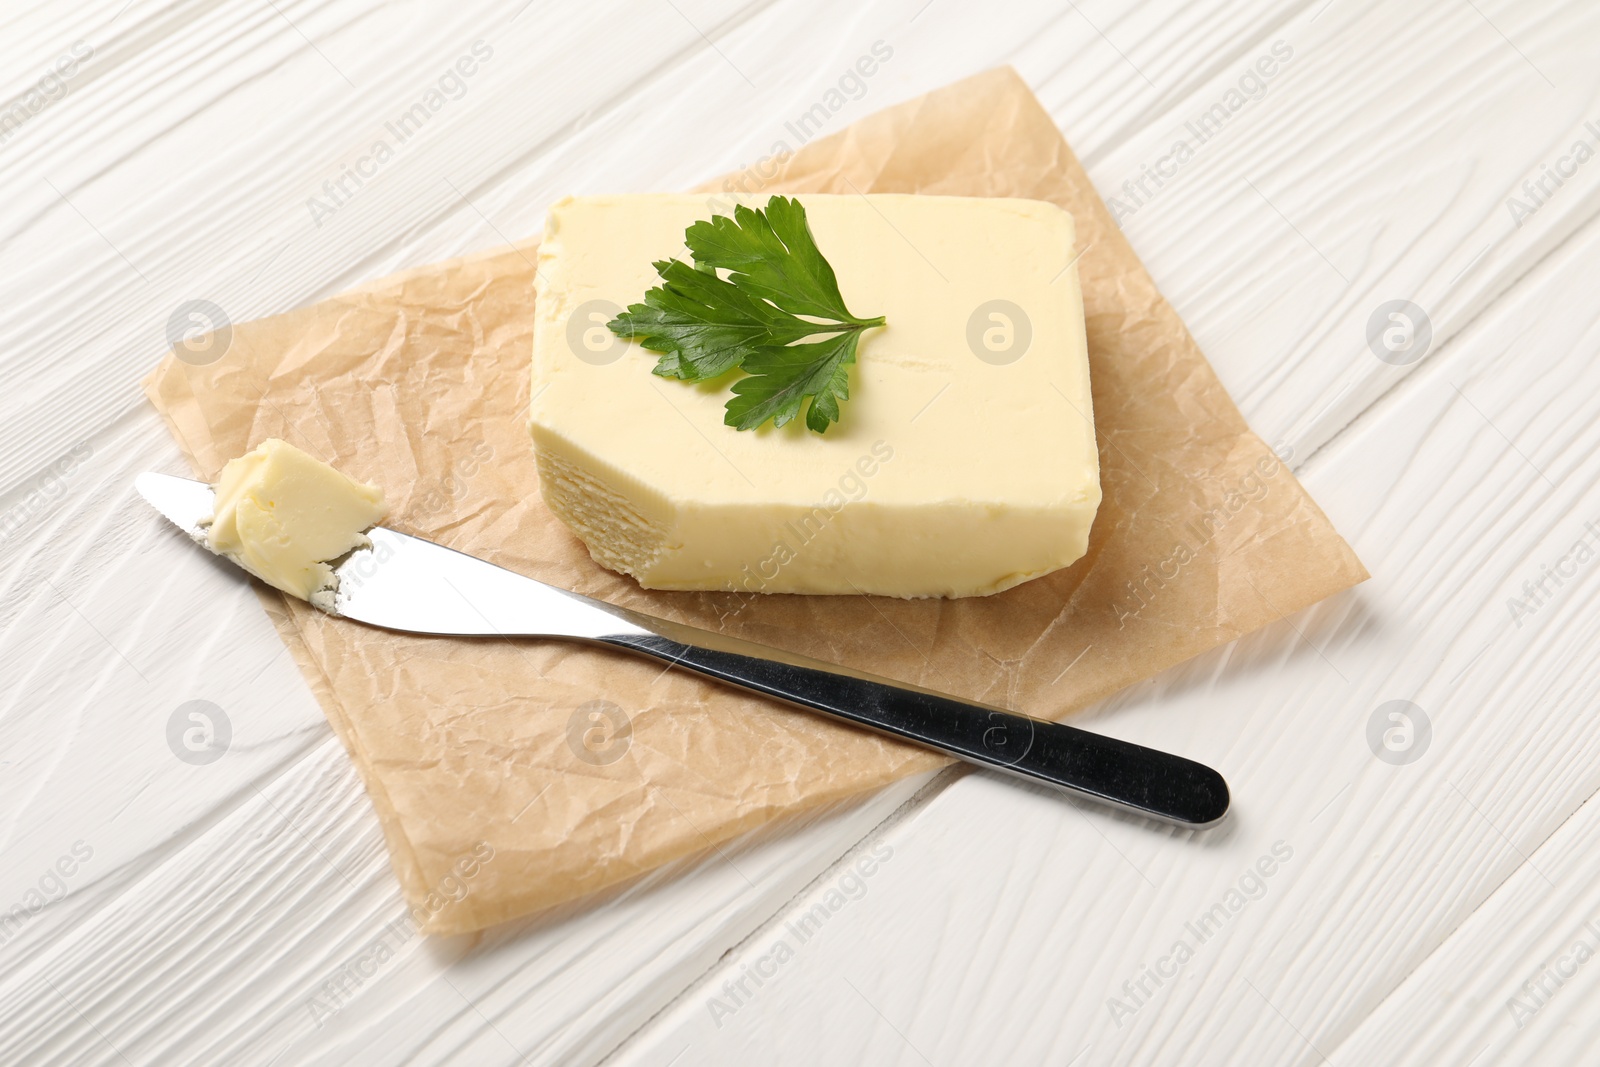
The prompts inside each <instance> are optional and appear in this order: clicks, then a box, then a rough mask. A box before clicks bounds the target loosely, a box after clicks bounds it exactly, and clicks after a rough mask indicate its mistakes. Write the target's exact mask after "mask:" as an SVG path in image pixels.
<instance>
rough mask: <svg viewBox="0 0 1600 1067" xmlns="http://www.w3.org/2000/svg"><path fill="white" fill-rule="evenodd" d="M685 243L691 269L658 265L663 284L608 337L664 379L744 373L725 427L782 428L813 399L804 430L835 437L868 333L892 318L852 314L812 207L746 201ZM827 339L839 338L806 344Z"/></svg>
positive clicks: (616, 322)
mask: <svg viewBox="0 0 1600 1067" xmlns="http://www.w3.org/2000/svg"><path fill="white" fill-rule="evenodd" d="M684 243H685V244H686V245H688V248H689V254H690V256H691V257H692V258H693V259H694V265H693V266H690V265H688V264H686V263H682V262H679V261H678V260H676V259H670V260H661V261H659V262H657V263H656V264H655V268H656V273H657V274H659V275H660V276H661V281H662V284H661V285H658V286H656V287H655V288H654V289H651V290H649V291H648V292H646V293H645V294H644V303H642V304H634V305H632V306H630V307H629V308H628V310H627V311H625V312H623V313H622V314H620V315H618V316H617V317H616V318H614V319H612V320H611V322H609V323H607V325H608V326H609V327H610V329H611V332H612V333H615V334H616V335H617V336H618V337H621V338H623V339H625V340H629V341H638V342H639V344H641V345H642V346H644V347H645V348H647V349H649V350H650V351H651V352H655V353H658V355H659V358H658V359H657V361H656V366H655V373H656V374H659V375H660V376H661V377H663V378H678V379H680V380H682V381H686V382H699V381H705V380H707V379H710V378H718V377H721V376H722V375H724V374H727V373H728V372H729V371H732V370H734V369H740V370H743V371H744V372H745V376H744V377H742V378H740V379H739V380H737V381H735V382H734V383H733V386H732V388H733V393H734V395H733V398H732V399H731V400H729V401H728V404H727V415H726V416H725V417H724V418H723V420H722V421H723V422H724V423H726V424H727V425H729V426H732V427H734V428H735V429H739V430H753V429H755V428H756V427H758V426H761V425H763V424H764V423H766V422H767V421H768V420H769V419H770V420H772V422H773V424H774V425H777V426H783V425H785V424H787V423H788V422H790V421H791V420H792V419H793V418H794V417H795V416H796V415H798V414H800V409H801V407H802V406H803V405H805V402H806V401H807V399H809V400H810V404H809V406H807V407H806V426H808V427H809V428H810V429H812V430H813V431H815V432H816V433H826V432H827V431H828V427H829V425H830V424H832V423H834V422H836V421H838V419H839V402H840V401H841V400H848V399H850V371H849V367H850V364H852V363H854V362H855V361H856V346H857V345H858V344H860V342H861V331H863V330H869V329H871V328H872V327H874V326H882V325H883V324H884V319H883V316H882V315H879V316H878V317H877V318H871V319H863V318H858V317H857V316H855V315H852V314H851V313H850V309H849V308H847V307H845V305H844V297H842V296H840V295H839V282H838V280H837V279H836V278H835V277H834V275H833V268H832V267H831V266H829V265H828V261H827V260H826V259H824V258H823V255H822V252H821V251H820V250H819V249H818V248H817V242H816V240H815V239H814V238H813V237H812V236H811V228H810V227H809V226H807V225H806V209H805V208H804V207H802V206H800V202H799V201H798V200H792V199H789V198H787V197H782V196H775V197H773V198H772V199H771V200H768V201H767V206H766V208H765V209H761V208H748V207H745V206H744V205H742V204H741V205H739V206H737V207H735V208H734V209H733V218H731V219H730V218H728V217H727V216H726V215H713V216H712V218H711V220H710V221H709V222H697V223H695V224H694V225H692V226H690V227H689V229H688V230H687V231H685V233H684ZM720 272H726V273H725V274H724V273H720ZM801 316H805V317H804V318H802V317H801ZM819 334H829V335H830V336H828V337H825V338H823V339H822V340H820V341H816V340H813V341H806V342H805V343H803V344H801V343H798V342H801V341H803V340H804V339H805V338H808V337H816V336H817V335H819Z"/></svg>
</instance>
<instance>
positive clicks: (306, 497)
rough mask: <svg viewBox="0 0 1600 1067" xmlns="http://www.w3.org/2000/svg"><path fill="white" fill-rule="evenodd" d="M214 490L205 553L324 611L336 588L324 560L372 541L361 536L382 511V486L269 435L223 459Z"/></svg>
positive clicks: (335, 557) (328, 605)
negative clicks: (223, 558) (250, 448)
mask: <svg viewBox="0 0 1600 1067" xmlns="http://www.w3.org/2000/svg"><path fill="white" fill-rule="evenodd" d="M214 491H215V493H216V503H215V505H214V507H213V512H212V517H211V522H210V524H209V525H207V526H206V544H207V546H208V547H209V548H210V549H211V551H213V552H216V553H217V554H219V555H223V556H227V557H228V558H229V559H231V560H233V561H234V562H235V563H237V564H239V566H241V567H243V568H244V569H245V570H247V571H249V572H250V573H251V574H253V575H255V576H256V577H257V578H260V579H261V580H262V581H264V582H266V583H267V584H268V585H271V586H274V587H275V588H278V589H281V590H283V591H284V592H285V593H289V594H291V595H293V596H297V597H299V598H300V599H301V600H309V601H311V602H312V603H314V604H317V605H318V606H321V607H324V608H327V607H331V599H328V598H330V597H331V594H332V592H333V590H334V585H335V581H334V576H333V568H332V567H330V566H329V565H328V561H330V560H335V559H338V558H339V557H340V556H342V555H344V554H345V553H346V552H349V551H350V550H351V549H355V548H361V547H364V546H366V545H368V544H370V542H369V541H368V540H367V537H366V533H365V532H366V531H367V530H370V529H371V528H372V527H374V526H376V525H377V524H378V523H380V522H382V521H383V518H384V516H385V515H386V514H388V509H387V508H386V507H385V506H384V502H383V490H382V489H379V488H378V487H377V486H372V485H364V484H362V483H361V482H358V481H355V480H354V479H352V478H349V477H347V476H346V475H344V474H341V473H340V472H338V471H336V470H334V469H333V468H332V467H330V466H328V465H327V464H326V463H324V462H322V461H321V460H319V459H317V458H315V457H314V456H310V455H307V454H306V453H304V452H302V451H300V449H298V448H295V447H294V446H293V445H291V444H288V443H286V442H284V441H280V440H278V439H277V438H275V437H271V438H268V439H267V440H266V441H263V442H262V443H261V444H260V445H259V446H258V447H257V448H255V449H254V450H253V451H250V452H246V453H245V454H244V455H242V456H240V457H238V458H237V459H232V460H229V461H228V463H227V465H226V466H224V467H223V468H222V474H221V476H220V477H219V478H218V479H217V484H216V486H215V487H214ZM325 600H326V601H327V602H326V603H324V601H325Z"/></svg>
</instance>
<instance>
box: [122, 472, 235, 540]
mask: <svg viewBox="0 0 1600 1067" xmlns="http://www.w3.org/2000/svg"><path fill="white" fill-rule="evenodd" d="M133 487H134V488H135V489H137V490H139V495H140V496H142V497H144V498H145V499H146V500H147V501H149V502H150V505H151V506H152V507H154V508H155V509H156V510H157V511H159V512H161V514H163V515H165V516H166V517H167V518H168V519H169V520H171V522H172V524H173V525H174V526H176V527H177V528H178V529H180V530H182V531H183V532H184V533H186V534H188V535H189V536H190V537H192V538H194V539H195V540H196V541H199V542H200V543H201V544H205V540H206V532H205V530H203V529H202V528H201V527H200V524H201V523H202V522H206V521H208V520H210V518H211V510H212V508H213V507H214V506H215V505H216V494H214V493H213V492H212V491H211V487H210V486H209V485H207V484H206V483H205V482H196V481H191V480H189V479H188V478H174V477H173V476H172V475H170V474H156V473H154V472H152V471H146V472H145V473H144V474H141V475H139V477H138V478H136V479H134V482H133Z"/></svg>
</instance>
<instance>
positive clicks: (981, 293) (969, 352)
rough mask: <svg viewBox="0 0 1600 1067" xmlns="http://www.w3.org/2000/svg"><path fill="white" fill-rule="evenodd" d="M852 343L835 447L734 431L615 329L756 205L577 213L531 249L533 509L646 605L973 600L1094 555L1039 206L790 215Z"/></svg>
mask: <svg viewBox="0 0 1600 1067" xmlns="http://www.w3.org/2000/svg"><path fill="white" fill-rule="evenodd" d="M798 199H799V200H800V201H801V203H802V204H804V206H805V208H806V213H807V215H808V218H809V222H810V225H811V230H812V233H813V234H814V236H815V238H816V241H817V244H818V246H819V248H820V249H821V251H822V254H823V255H824V256H825V257H826V258H827V259H828V261H829V262H830V263H831V264H832V265H833V267H834V270H835V272H836V274H837V275H838V279H839V285H840V290H841V292H842V293H843V295H844V298H845V302H846V304H847V305H848V306H849V307H850V309H851V311H852V312H854V313H855V314H857V315H861V316H875V315H883V316H886V317H887V320H888V325H887V326H886V327H884V328H881V329H873V330H868V331H866V332H865V333H864V334H863V335H862V341H861V346H860V351H859V355H858V359H857V363H856V365H855V366H854V367H852V368H851V382H850V399H849V400H848V401H847V402H845V403H844V405H843V416H842V418H841V419H840V421H839V422H838V423H837V424H836V425H834V426H833V427H832V428H831V429H830V430H829V431H828V432H827V434H825V435H819V434H815V433H812V432H810V431H808V430H807V429H806V428H805V426H804V425H803V422H804V420H803V419H796V420H795V421H794V422H792V423H790V424H789V425H787V426H784V427H782V428H774V427H773V426H772V425H770V424H768V425H767V426H765V427H763V428H762V429H759V430H755V431H742V432H741V431H736V430H734V429H733V428H732V427H729V426H725V425H724V424H723V415H724V411H723V405H724V404H725V403H726V401H727V399H728V397H729V396H730V393H729V388H728V387H729V385H730V383H731V381H732V380H734V379H735V378H737V376H738V373H739V372H737V371H736V372H733V374H732V375H731V376H729V377H726V378H724V379H719V380H718V381H715V382H702V383H693V384H690V383H685V382H680V381H676V380H671V379H666V378H661V377H658V376H655V375H653V374H652V373H651V369H652V368H653V367H654V365H655V358H656V357H655V355H654V354H652V353H650V352H647V351H645V350H644V349H643V348H641V347H639V346H638V345H637V344H634V343H631V342H625V341H623V340H621V339H619V338H617V337H615V336H613V335H612V334H611V333H610V332H609V331H608V330H606V327H605V324H606V322H607V321H609V320H610V319H611V318H612V317H613V316H614V315H615V314H616V313H617V312H619V311H621V310H622V309H623V308H624V307H626V306H627V305H629V304H632V303H637V302H639V301H640V300H642V299H643V297H644V293H645V290H647V289H649V288H651V287H652V286H653V285H655V284H656V283H657V280H658V279H657V276H656V274H655V271H654V270H653V268H652V266H651V264H652V262H653V261H655V260H659V259H666V258H673V257H676V258H678V259H682V260H684V261H685V262H689V254H688V250H687V249H686V248H685V247H684V230H685V229H686V228H687V227H688V226H689V225H690V224H691V223H693V222H696V221H697V220H700V219H707V218H710V217H711V216H712V215H713V214H724V215H728V214H732V204H733V203H734V202H743V203H746V204H748V205H749V206H751V207H764V206H765V205H766V201H767V197H765V196H749V197H734V198H730V197H728V196H725V195H724V196H717V197H708V196H704V195H677V194H672V195H631V196H589V197H573V198H568V199H566V200H562V201H561V202H559V203H557V204H556V205H554V206H553V207H552V208H551V209H550V213H549V217H548V222H547V226H546V231H545V236H544V241H543V244H542V245H541V247H540V250H539V262H538V268H539V269H538V280H537V282H536V287H537V291H536V304H535V326H534V341H533V370H532V374H533V380H532V394H531V395H532V401H531V405H530V412H529V422H530V428H531V431H532V435H533V441H534V446H535V450H536V455H537V461H538V468H539V478H540V486H541V491H542V493H543V496H544V500H545V502H546V503H547V504H548V505H549V506H550V508H551V510H553V511H554V512H555V514H556V515H557V516H559V517H560V518H561V520H562V521H563V522H564V523H565V524H566V525H567V526H568V527H569V528H570V529H571V530H572V531H573V533H574V534H576V535H577V536H578V538H579V539H581V540H582V541H583V543H584V544H585V545H586V546H587V547H588V549H589V552H590V554H591V555H592V556H593V557H594V559H595V560H596V561H597V562H598V563H600V564H601V565H602V566H605V567H609V568H611V569H612V570H615V571H619V572H621V573H623V574H628V575H632V576H633V577H634V578H635V579H637V580H638V581H639V583H640V585H642V586H644V587H645V588H648V589H705V590H726V591H737V592H744V593H876V594H881V595H885V596H895V597H964V596H976V595H982V594H987V593H994V592H998V591H1000V590H1003V589H1008V588H1010V587H1012V586H1015V585H1017V584H1018V583H1021V582H1025V581H1027V580H1029V579H1030V578H1036V577H1038V576H1040V575H1043V574H1048V573H1050V572H1051V571H1054V570H1057V569H1058V568H1061V567H1065V566H1067V565H1068V564H1070V563H1072V562H1074V561H1075V560H1077V559H1079V558H1080V557H1081V556H1082V555H1083V554H1084V552H1085V551H1086V550H1087V546H1088V539H1089V528H1090V524H1091V523H1092V522H1093V520H1094V515H1095V511H1096V509H1097V508H1098V507H1099V504H1100V480H1099V462H1098V456H1097V454H1096V449H1095V435H1094V422H1093V409H1092V402H1091V399H1090V394H1089V365H1088V351H1087V347H1086V343H1085V338H1084V323H1083V300H1082V295H1081V293H1080V290H1079V287H1078V275H1077V269H1076V266H1075V256H1076V255H1077V253H1076V251H1075V248H1074V244H1075V241H1074V230H1073V223H1072V218H1071V216H1070V215H1068V214H1067V213H1066V212H1064V211H1062V210H1061V209H1060V208H1057V207H1055V206H1054V205H1052V204H1048V203H1044V202H1041V201H1035V200H1007V199H982V198H967V197H942V196H909V195H869V196H825V195H804V194H802V195H800V196H799V197H798Z"/></svg>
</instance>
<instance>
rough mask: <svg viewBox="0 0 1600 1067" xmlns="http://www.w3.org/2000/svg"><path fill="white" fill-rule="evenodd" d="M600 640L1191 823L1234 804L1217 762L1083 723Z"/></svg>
mask: <svg viewBox="0 0 1600 1067" xmlns="http://www.w3.org/2000/svg"><path fill="white" fill-rule="evenodd" d="M708 636H709V635H708ZM600 640H601V641H602V642H603V643H605V644H610V645H616V646H619V647H622V648H627V649H630V650H632V651H634V652H640V653H643V654H645V655H647V656H651V657H652V658H655V659H658V660H661V661H664V662H667V663H670V664H672V665H674V666H679V667H684V668H687V669H688V670H692V671H695V672H697V673H699V674H703V675H706V676H707V677H710V678H715V679H716V680H718V681H721V682H726V683H728V684H729V685H736V686H738V687H740V688H742V689H748V690H751V691H752V692H756V693H761V694H763V695H765V696H769V697H776V698H778V699H779V700H784V701H787V702H788V703H790V704H797V705H799V706H800V707H803V708H810V709H812V710H813V711H820V712H822V713H823V714H826V715H830V716H832V717H834V718H837V719H842V720H844V721H845V722H849V723H853V724H855V725H857V726H866V727H870V728H871V729H874V730H877V731H879V732H881V733H886V734H889V735H890V736H892V737H898V738H902V739H904V740H907V741H914V742H916V743H918V744H921V745H926V746H928V747H929V748H934V749H938V750H939V751H940V752H944V753H948V754H949V755H952V756H955V757H957V758H959V759H963V760H966V761H968V762H969V763H976V764H978V765H980V766H984V767H992V768H994V769H996V770H1000V771H1005V772H1008V773H1010V774H1015V775H1019V776H1021V777H1023V778H1028V779H1032V780H1034V781H1037V782H1044V783H1047V784H1049V785H1053V786H1058V787H1060V788H1062V789H1065V790H1067V791H1068V792H1071V793H1075V794H1077V795H1079V796H1083V797H1087V798H1089V799H1091V800H1094V801H1097V802H1099V803H1102V804H1108V805H1111V806H1113V807H1118V808H1123V809H1126V810H1130V811H1135V812H1138V813H1140V814H1143V815H1149V816H1153V817H1155V818H1157V819H1160V820H1163V821H1165V822H1170V823H1175V824H1177V825H1179V826H1183V827H1187V828H1190V829H1199V828H1202V827H1206V826H1210V825H1212V824H1213V823H1215V822H1217V821H1219V820H1220V819H1221V818H1222V817H1223V815H1225V814H1226V813H1227V811H1228V784H1227V782H1225V781H1224V780H1223V778H1222V775H1220V774H1218V773H1217V772H1216V771H1214V770H1212V769H1211V768H1210V767H1207V766H1204V765H1203V764H1199V763H1195V762H1194V761H1193V760H1187V759H1184V758H1182V757H1181V756H1174V755H1170V754H1168V753H1165V752H1158V751H1156V750H1155V749H1151V748H1145V747H1143V746H1141V745H1135V744H1131V743H1129V742H1127V741H1119V740H1117V739H1116V738H1112V737H1105V736H1103V735H1100V734H1094V733H1090V732H1089V731H1087V730H1080V729H1077V728H1076V727H1072V726H1066V725H1063V724H1061V723H1054V722H1046V721H1044V720H1041V719H1032V718H1029V717H1027V716H1025V715H1018V714H1016V713H1014V712H1010V711H1002V710H1001V709H999V708H990V707H986V706H984V705H981V704H969V703H966V702H964V701H960V700H956V699H955V698H953V697H948V696H942V695H940V694H938V693H932V692H929V691H927V690H923V689H911V688H905V687H902V686H898V685H894V684H892V683H890V682H887V681H884V680H882V679H876V678H872V677H870V676H866V675H861V674H858V673H854V672H852V673H839V672H838V671H836V670H827V669H824V668H823V667H822V666H821V665H819V666H815V667H813V666H805V665H800V664H796V663H791V662H786V661H784V660H778V659H766V658H762V657H758V656H752V655H745V654H742V653H738V652H730V651H724V650H721V649H714V648H706V647H702V646H699V645H694V644H686V643H684V642H681V641H676V640H673V639H672V638H668V637H663V636H661V635H659V634H654V633H627V634H615V635H610V636H606V637H603V638H600ZM774 654H777V653H774Z"/></svg>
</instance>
